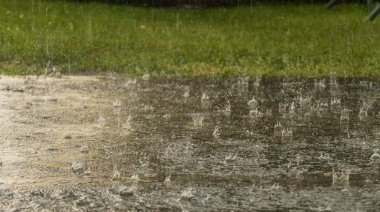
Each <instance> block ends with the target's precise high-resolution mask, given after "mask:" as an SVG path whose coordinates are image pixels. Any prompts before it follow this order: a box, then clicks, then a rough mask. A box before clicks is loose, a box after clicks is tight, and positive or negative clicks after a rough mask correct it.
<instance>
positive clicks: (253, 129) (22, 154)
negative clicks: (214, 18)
mask: <svg viewBox="0 0 380 212" xmlns="http://www.w3.org/2000/svg"><path fill="white" fill-rule="evenodd" d="M379 112H380V81H377V80H373V79H359V78H334V77H328V78H324V79H311V78H310V79H309V78H308V79H302V78H286V79H284V78H265V77H263V78H225V79H223V78H181V79H179V78H160V79H156V78H152V77H151V78H148V77H146V76H145V77H144V78H135V79H122V78H120V79H119V78H100V77H99V78H96V77H78V76H75V77H74V76H70V77H69V76H64V77H62V78H42V77H41V78H35V77H28V78H9V77H2V78H1V79H0V123H1V128H2V129H1V132H2V133H1V136H0V144H1V146H2V149H1V161H2V166H1V170H0V190H1V194H0V205H1V206H0V209H1V210H41V209H46V208H48V209H54V210H94V211H104V210H126V209H135V210H152V209H162V210H165V209H168V210H187V211H199V210H210V211H219V210H252V209H255V210H310V211H314V210H315V211H329V210H334V211H339V210H348V211H352V210H358V211H368V210H372V211H376V210H379V209H380V204H379V203H378V196H379V194H380V193H379V191H380V189H379V188H380V183H379V180H380V155H379V154H378V149H379V148H380V142H379V139H380V114H379ZM62 200H64V201H62Z"/></svg>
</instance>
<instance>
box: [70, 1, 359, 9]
mask: <svg viewBox="0 0 380 212" xmlns="http://www.w3.org/2000/svg"><path fill="white" fill-rule="evenodd" d="M69 1H76V2H104V3H108V4H128V5H135V6H148V7H185V8H191V7H229V6H245V5H252V4H273V3H275V4H284V3H303V4H305V3H306V4H309V3H312V4H314V3H327V0H69ZM365 1H366V0H338V3H364V2H365Z"/></svg>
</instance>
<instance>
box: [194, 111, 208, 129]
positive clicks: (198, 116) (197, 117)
mask: <svg viewBox="0 0 380 212" xmlns="http://www.w3.org/2000/svg"><path fill="white" fill-rule="evenodd" d="M191 118H192V119H193V124H194V126H196V127H201V126H202V125H203V119H204V118H205V115H204V114H202V113H193V114H191Z"/></svg>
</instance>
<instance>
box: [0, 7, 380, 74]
mask: <svg viewBox="0 0 380 212" xmlns="http://www.w3.org/2000/svg"><path fill="white" fill-rule="evenodd" d="M0 3H1V5H2V6H1V7H0V14H1V15H0V71H1V72H2V73H3V74H11V75H20V74H37V75H38V74H42V73H44V69H45V67H48V68H51V67H53V66H56V67H57V69H59V70H60V71H61V72H63V73H68V74H78V73H80V74H81V73H85V72H89V73H99V72H105V71H108V72H117V73H119V74H122V75H143V74H146V73H149V74H151V75H159V76H167V75H171V76H197V75H216V76H226V75H228V76H236V75H264V74H266V75H275V76H289V75H302V76H325V75H330V74H335V75H337V76H380V74H379V69H380V59H379V58H380V51H379V49H380V48H379V47H380V43H379V41H380V39H379V37H380V26H379V23H378V22H377V21H376V20H375V21H374V22H372V23H363V20H364V18H365V17H366V15H367V14H368V13H367V10H366V7H365V6H364V5H361V4H344V5H338V6H336V7H334V8H333V9H331V10H329V11H326V10H325V9H324V5H323V4H283V5H281V4H275V5H269V4H263V5H260V4H254V5H252V6H244V7H230V8H198V9H197V8H193V9H184V8H143V7H133V6H126V5H117V4H116V5H110V4H104V3H98V2H95V3H94V2H92V3H78V2H68V1H48V0H32V1H23V0H12V1H8V0H0Z"/></svg>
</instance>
